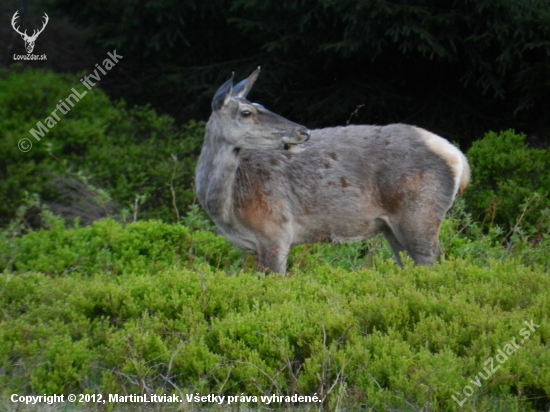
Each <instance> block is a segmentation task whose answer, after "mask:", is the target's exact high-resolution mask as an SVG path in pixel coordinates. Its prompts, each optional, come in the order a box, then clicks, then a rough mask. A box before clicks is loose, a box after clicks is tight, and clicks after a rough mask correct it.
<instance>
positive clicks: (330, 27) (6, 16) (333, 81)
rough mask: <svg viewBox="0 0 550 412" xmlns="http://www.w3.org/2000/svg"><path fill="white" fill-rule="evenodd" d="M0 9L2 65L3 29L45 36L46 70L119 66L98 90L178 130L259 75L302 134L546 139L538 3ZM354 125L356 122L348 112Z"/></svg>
mask: <svg viewBox="0 0 550 412" xmlns="http://www.w3.org/2000/svg"><path fill="white" fill-rule="evenodd" d="M3 4H4V5H3V6H2V22H3V23H2V24H1V30H2V32H1V36H2V39H3V40H2V44H3V46H4V47H2V65H3V66H5V67H6V66H10V65H11V64H12V63H13V59H12V58H11V54H12V53H14V52H15V51H16V49H17V50H19V49H21V47H22V44H20V43H21V42H22V41H21V39H20V38H19V36H18V35H17V34H16V33H15V32H14V31H13V30H12V28H11V26H10V24H9V21H10V20H11V16H12V14H13V12H14V11H15V10H17V9H19V10H20V14H21V16H22V19H21V21H22V24H23V27H40V24H41V16H42V14H43V13H44V12H47V13H48V14H49V16H50V23H49V26H48V29H47V30H45V31H44V33H42V34H41V36H40V38H39V40H38V41H37V43H36V50H35V53H36V54H40V53H46V54H47V55H48V61H47V62H25V63H23V66H32V67H46V68H49V69H52V70H54V71H57V72H63V73H66V72H77V71H82V70H84V71H86V70H88V71H89V70H90V68H91V67H93V65H94V64H95V63H96V62H98V61H101V60H102V59H103V57H104V55H105V54H106V52H107V51H109V50H112V49H116V50H117V52H118V53H120V54H122V55H123V56H124V59H123V60H122V62H121V64H120V65H117V67H116V69H115V70H113V71H112V72H111V73H110V75H109V77H108V78H107V79H105V80H104V81H102V82H101V88H102V89H103V90H105V91H106V92H107V93H108V94H109V95H110V96H111V97H112V98H114V99H120V98H124V99H125V100H126V101H127V102H129V103H130V104H145V103H150V104H152V106H153V107H154V108H155V109H157V110H158V111H159V112H160V113H167V114H170V115H171V116H173V117H175V118H176V120H177V122H178V123H184V122H187V121H188V120H190V119H195V120H205V119H207V117H208V115H209V112H210V105H209V103H210V100H211V98H212V95H213V93H214V91H215V89H216V88H217V87H218V86H219V85H220V84H221V83H222V82H223V81H224V80H226V79H227V78H229V77H230V76H231V73H232V72H233V71H234V72H235V73H236V77H237V78H244V77H246V76H247V75H248V74H249V73H250V72H252V71H253V70H254V69H255V68H256V67H257V66H262V68H263V72H262V78H261V81H259V82H258V84H257V86H256V87H255V89H254V92H253V94H252V95H251V98H252V99H254V100H256V101H259V102H262V103H263V104H264V105H266V106H267V107H268V108H270V109H271V110H273V111H275V112H277V113H280V114H282V115H284V116H286V117H288V118H290V119H292V120H294V121H297V122H300V123H303V124H305V125H307V126H308V127H310V128H314V127H324V126H333V125H343V124H346V123H347V122H350V123H376V124H385V123H391V122H405V123H412V124H416V125H419V126H422V127H425V128H428V129H430V130H432V131H434V132H436V133H439V134H442V135H444V136H446V137H448V138H449V139H451V140H454V141H457V142H460V143H461V144H463V145H465V146H469V144H470V143H471V142H472V141H474V140H476V139H479V138H481V136H482V134H483V133H485V132H486V131H488V130H503V129H507V128H514V129H516V130H517V131H520V132H524V133H526V134H527V135H528V136H529V138H530V139H531V141H532V143H533V144H539V145H544V144H545V143H546V144H547V143H548V133H549V130H550V115H549V102H550V2H548V1H547V0H415V1H410V0H393V1H388V0H301V1H279V0H210V1H199V0H186V1H179V0H162V1H156V0H155V1H152V0H151V1H147V0H123V1H122V0H108V1H107V0H83V1H78V2H75V1H72V0H36V1H31V0H26V1H9V0H8V1H7V2H6V1H5V2H3ZM352 114H353V115H352Z"/></svg>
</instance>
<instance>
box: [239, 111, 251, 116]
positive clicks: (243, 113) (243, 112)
mask: <svg viewBox="0 0 550 412" xmlns="http://www.w3.org/2000/svg"><path fill="white" fill-rule="evenodd" d="M241 116H242V117H250V116H252V112H251V111H250V110H243V111H242V112H241Z"/></svg>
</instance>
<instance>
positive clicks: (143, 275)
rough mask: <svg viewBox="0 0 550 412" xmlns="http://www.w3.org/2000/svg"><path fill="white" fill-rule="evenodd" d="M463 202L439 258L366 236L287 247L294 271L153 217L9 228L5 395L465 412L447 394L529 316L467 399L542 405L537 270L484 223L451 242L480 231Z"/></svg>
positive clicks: (2, 331) (484, 406) (548, 332)
mask: <svg viewBox="0 0 550 412" xmlns="http://www.w3.org/2000/svg"><path fill="white" fill-rule="evenodd" d="M461 203H463V202H459V208H458V210H456V211H454V212H453V213H452V214H451V218H450V219H449V222H448V223H447V222H446V223H445V225H444V231H443V233H442V238H443V239H444V241H445V242H447V244H448V245H449V253H448V254H447V256H446V258H445V259H444V260H443V262H442V263H441V264H438V265H435V266H434V267H433V268H426V267H413V266H412V264H411V262H410V260H407V261H406V262H405V268H404V269H399V268H397V266H396V265H395V263H394V262H393V261H392V260H391V259H389V258H388V256H386V255H387V254H389V249H388V250H386V249H387V248H386V249H384V252H383V253H378V252H377V250H378V248H379V246H380V244H381V242H382V240H379V239H374V240H372V241H370V242H368V243H366V244H363V245H361V246H357V245H350V247H349V249H348V250H346V249H345V246H344V245H339V246H337V247H335V248H332V247H330V246H328V245H314V247H312V248H311V249H309V250H307V249H298V250H297V252H296V254H295V255H294V256H293V257H292V259H293V266H292V268H291V270H290V272H289V276H288V277H281V276H276V275H273V276H267V277H266V276H256V274H255V273H254V272H252V273H249V272H242V271H239V270H238V269H239V268H240V267H243V265H244V267H245V268H246V269H247V270H248V269H250V267H249V266H248V262H246V261H245V262H244V263H243V261H242V258H241V253H240V252H238V251H237V250H235V249H234V248H232V247H231V246H230V245H229V244H228V243H227V241H226V240H225V239H223V238H221V237H219V236H215V235H213V234H211V233H209V232H205V231H200V230H196V231H191V230H189V229H188V228H186V227H184V226H181V225H168V224H165V223H161V222H158V221H140V222H136V223H132V224H127V225H123V224H121V223H119V222H116V221H113V220H101V221H98V222H95V223H93V224H92V225H89V226H86V227H82V228H65V227H64V225H63V224H62V223H60V222H59V221H55V220H53V221H52V222H51V223H50V226H51V229H50V230H42V231H39V232H32V233H28V234H26V235H24V236H20V237H7V236H5V235H4V236H3V237H0V252H1V253H0V258H1V259H0V263H1V268H0V269H2V271H3V272H2V273H1V274H0V370H1V371H2V374H0V387H2V388H3V389H2V390H3V392H2V393H3V394H8V393H12V392H14V391H17V393H28V394H31V393H35V394H43V393H62V392H69V391H73V392H78V393H83V392H86V391H89V392H96V393H98V392H102V393H128V394H130V393H135V394H143V393H149V394H151V393H153V392H157V393H159V392H160V393H176V394H179V395H180V396H181V395H183V394H186V393H196V392H197V391H198V392H201V393H203V394H207V393H216V394H218V393H219V394H224V395H239V394H241V393H245V394H247V395H257V396H259V395H271V394H278V395H287V394H293V393H297V394H302V395H310V396H311V395H313V394H314V393H317V394H318V395H319V397H320V398H321V399H324V404H325V406H328V407H331V408H355V407H357V405H361V406H362V408H371V409H374V410H377V409H378V410H395V409H397V410H408V409H407V408H410V410H419V409H421V408H422V407H424V408H428V407H429V409H430V410H451V411H452V410H461V409H460V408H459V407H458V405H457V403H456V402H455V401H454V400H453V399H452V396H453V395H456V394H461V393H462V388H464V386H465V385H468V384H470V385H471V383H469V382H470V380H471V379H473V378H475V376H476V375H477V374H478V373H479V372H480V371H483V368H484V367H485V366H486V365H485V362H486V360H487V359H488V358H489V357H490V356H495V355H496V353H497V351H498V350H499V349H501V348H503V346H504V345H505V344H506V343H508V342H510V340H511V339H513V338H514V337H516V338H518V337H519V335H518V334H519V331H520V330H521V328H523V327H525V324H524V321H530V320H531V319H533V320H534V322H535V323H536V324H538V325H540V327H538V328H537V330H536V331H535V332H533V334H532V336H531V337H530V339H528V341H526V342H524V343H523V344H522V346H521V348H520V349H518V350H517V353H514V354H512V355H511V356H510V358H509V360H507V361H506V363H503V364H502V365H501V368H499V370H498V371H497V372H496V373H495V375H494V376H492V377H491V378H490V379H489V380H487V381H482V384H481V387H480V388H477V387H476V392H475V395H473V396H472V398H469V399H468V400H467V402H468V403H467V404H465V407H466V410H469V409H470V408H471V407H474V406H475V408H477V409H479V410H498V408H500V410H525V411H530V410H535V409H536V408H539V409H540V405H544V402H548V399H549V398H550V386H549V382H550V370H549V369H548V368H546V367H544V365H548V364H550V357H549V356H550V351H548V347H547V342H548V340H549V339H550V328H549V326H548V325H549V324H550V323H549V321H550V315H549V314H550V307H549V301H548V298H547V295H548V290H549V289H550V278H549V277H548V271H547V269H545V268H543V267H541V266H539V265H530V266H526V265H524V264H522V263H521V262H520V261H519V260H518V259H516V258H515V257H514V255H512V256H511V257H507V256H505V255H504V254H501V252H502V251H503V250H504V251H505V250H506V249H504V248H503V246H501V245H500V243H498V242H497V243H496V244H493V241H492V240H491V239H490V238H489V239H486V240H484V239H483V236H484V235H482V234H480V235H479V237H477V236H472V237H471V239H470V240H468V241H461V239H460V237H462V236H464V235H465V232H466V231H467V230H470V231H471V234H472V235H473V234H475V233H476V230H478V231H479V232H480V231H481V230H480V229H479V228H478V229H476V225H475V224H471V225H469V229H466V228H468V219H467V214H465V213H466V212H464V210H463V204H462V205H461ZM461 208H462V209H461ZM185 220H187V221H191V222H194V224H195V225H197V226H202V225H203V224H204V222H202V221H201V219H199V218H198V217H197V216H194V215H192V214H191V215H189V216H187V217H186V218H185ZM461 225H466V226H465V227H466V228H463V227H461ZM457 228H458V230H456V229H457ZM461 231H462V232H461ZM457 232H461V233H457ZM8 243H9V246H6V244H8ZM318 246H319V247H318ZM484 248H485V250H483V249H484ZM359 249H368V250H369V254H371V253H373V251H375V254H374V255H373V256H371V257H369V258H368V259H366V260H362V259H360V258H358V257H357V256H358V250H359ZM460 253H461V254H463V255H464V257H465V258H461V257H460V256H458V254H460ZM471 257H477V258H476V259H471ZM470 260H472V261H470ZM315 262H317V263H315ZM325 262H327V263H325ZM348 267H352V270H349V269H348ZM541 365H542V366H541ZM14 393H15V392H14ZM463 397H464V396H463V395H462V396H458V398H459V399H462V398H463ZM533 399H536V401H533ZM411 405H412V406H411ZM249 406H251V407H254V406H255V405H249ZM462 410H464V407H463V408H462Z"/></svg>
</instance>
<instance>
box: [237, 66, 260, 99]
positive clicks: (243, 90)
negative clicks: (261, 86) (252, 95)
mask: <svg viewBox="0 0 550 412" xmlns="http://www.w3.org/2000/svg"><path fill="white" fill-rule="evenodd" d="M259 75H260V67H258V68H257V69H256V70H255V71H254V73H252V74H251V75H250V76H248V78H247V79H244V80H243V81H242V82H240V83H239V84H237V85H236V86H235V87H234V88H233V96H235V97H242V98H246V96H247V95H248V92H249V91H250V89H252V86H254V83H255V82H256V79H257V78H258V76H259Z"/></svg>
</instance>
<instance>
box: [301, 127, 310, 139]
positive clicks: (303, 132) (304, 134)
mask: <svg viewBox="0 0 550 412" xmlns="http://www.w3.org/2000/svg"><path fill="white" fill-rule="evenodd" d="M298 135H300V137H301V138H302V140H303V141H304V142H307V141H308V140H309V137H310V135H311V133H310V131H309V130H308V129H305V128H304V129H300V130H299V131H298Z"/></svg>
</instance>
